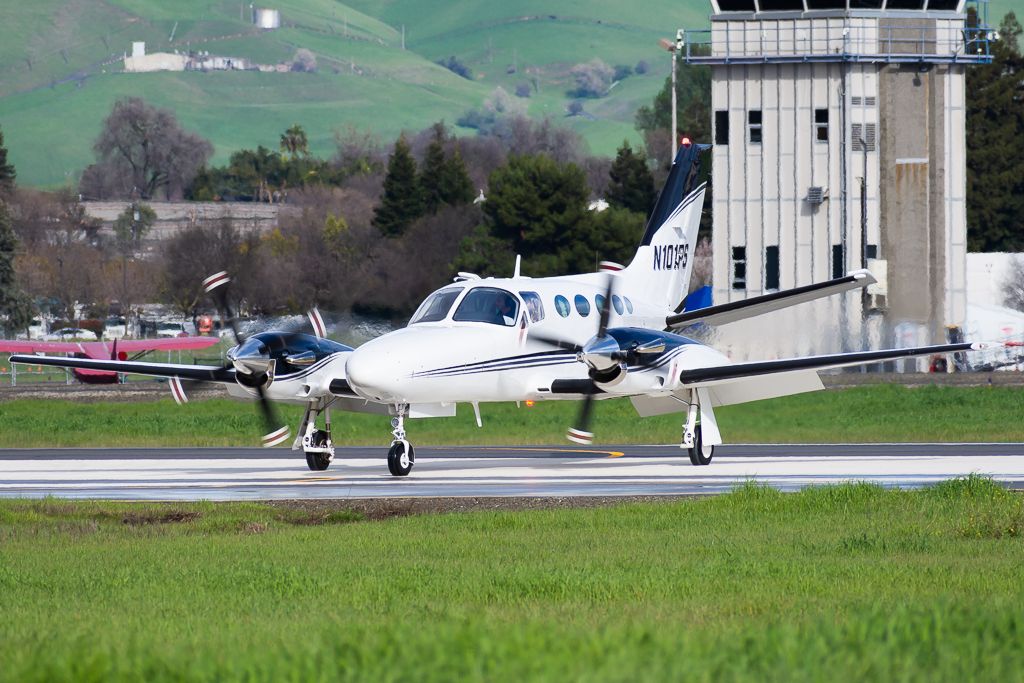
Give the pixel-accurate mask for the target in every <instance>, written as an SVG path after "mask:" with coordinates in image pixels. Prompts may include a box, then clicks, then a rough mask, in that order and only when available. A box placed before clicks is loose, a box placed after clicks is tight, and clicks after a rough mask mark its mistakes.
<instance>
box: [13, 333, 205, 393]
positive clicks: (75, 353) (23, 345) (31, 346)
mask: <svg viewBox="0 0 1024 683" xmlns="http://www.w3.org/2000/svg"><path fill="white" fill-rule="evenodd" d="M219 341H220V339H218V338H217V337H173V338H171V339H118V340H115V341H112V342H105V341H91V342H79V341H32V340H29V341H24V340H18V341H13V340H7V339H0V353H66V354H68V355H69V356H71V357H72V358H96V359H99V360H135V359H136V358H138V357H139V356H141V355H143V354H145V353H148V352H150V351H185V350H194V349H205V348H207V347H210V346H213V345H215V344H216V343H217V342H219ZM72 372H74V373H75V379H77V380H78V381H79V382H84V383H85V384H115V383H116V382H117V373H116V372H107V371H105V370H86V369H84V368H74V369H73V370H72Z"/></svg>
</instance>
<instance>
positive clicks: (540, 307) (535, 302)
mask: <svg viewBox="0 0 1024 683" xmlns="http://www.w3.org/2000/svg"><path fill="white" fill-rule="evenodd" d="M519 296H521V297H523V301H525V302H526V310H527V311H529V312H530V322H531V323H539V322H540V321H541V320H543V319H544V303H543V302H542V301H541V300H540V294H537V292H519Z"/></svg>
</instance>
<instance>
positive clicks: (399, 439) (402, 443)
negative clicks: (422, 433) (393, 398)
mask: <svg viewBox="0 0 1024 683" xmlns="http://www.w3.org/2000/svg"><path fill="white" fill-rule="evenodd" d="M395 409H396V411H397V413H398V414H397V415H395V417H393V418H391V427H392V430H391V435H392V436H393V437H394V441H392V442H391V448H390V449H388V471H389V472H391V474H393V475H394V476H396V477H405V476H408V474H409V473H410V472H412V466H413V465H414V464H415V462H416V449H414V448H413V447H412V444H411V443H409V442H408V441H406V439H405V413H406V411H407V410H408V408H407V407H406V406H404V405H399V406H395Z"/></svg>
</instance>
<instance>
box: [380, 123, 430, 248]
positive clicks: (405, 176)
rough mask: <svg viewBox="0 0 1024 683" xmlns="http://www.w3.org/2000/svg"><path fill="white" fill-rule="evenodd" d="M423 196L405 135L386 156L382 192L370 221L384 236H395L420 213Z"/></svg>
mask: <svg viewBox="0 0 1024 683" xmlns="http://www.w3.org/2000/svg"><path fill="white" fill-rule="evenodd" d="M423 210H424V206H423V196H422V193H421V191H420V185H419V182H418V179H417V177H416V160H415V159H413V158H412V152H411V151H410V149H409V143H408V142H406V140H405V136H404V135H401V136H399V138H398V140H397V141H395V149H394V151H393V152H392V153H391V156H390V157H389V158H388V172H387V175H386V176H385V177H384V196H383V197H382V198H381V202H380V204H378V205H377V208H376V209H374V211H373V225H374V227H376V228H377V229H378V230H380V231H381V233H383V234H384V235H385V236H387V237H398V236H399V235H402V234H404V233H405V231H406V230H407V229H408V228H409V225H410V224H411V223H412V222H413V221H415V220H416V219H417V218H419V217H420V216H422V215H423Z"/></svg>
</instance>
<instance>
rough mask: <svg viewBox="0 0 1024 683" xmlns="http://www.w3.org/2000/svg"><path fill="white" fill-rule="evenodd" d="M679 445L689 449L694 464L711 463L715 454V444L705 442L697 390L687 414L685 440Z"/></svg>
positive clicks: (684, 429) (684, 426)
mask: <svg viewBox="0 0 1024 683" xmlns="http://www.w3.org/2000/svg"><path fill="white" fill-rule="evenodd" d="M679 447H680V448H686V449H687V452H688V453H689V455H690V462H691V463H693V464H694V465H710V464H711V458H713V457H714V455H715V447H714V445H712V444H706V443H704V434H703V430H702V429H701V426H700V403H699V401H698V400H697V392H696V391H694V392H693V398H692V400H691V401H690V409H689V411H687V414H686V424H684V425H683V442H682V443H681V444H680V445H679Z"/></svg>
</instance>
